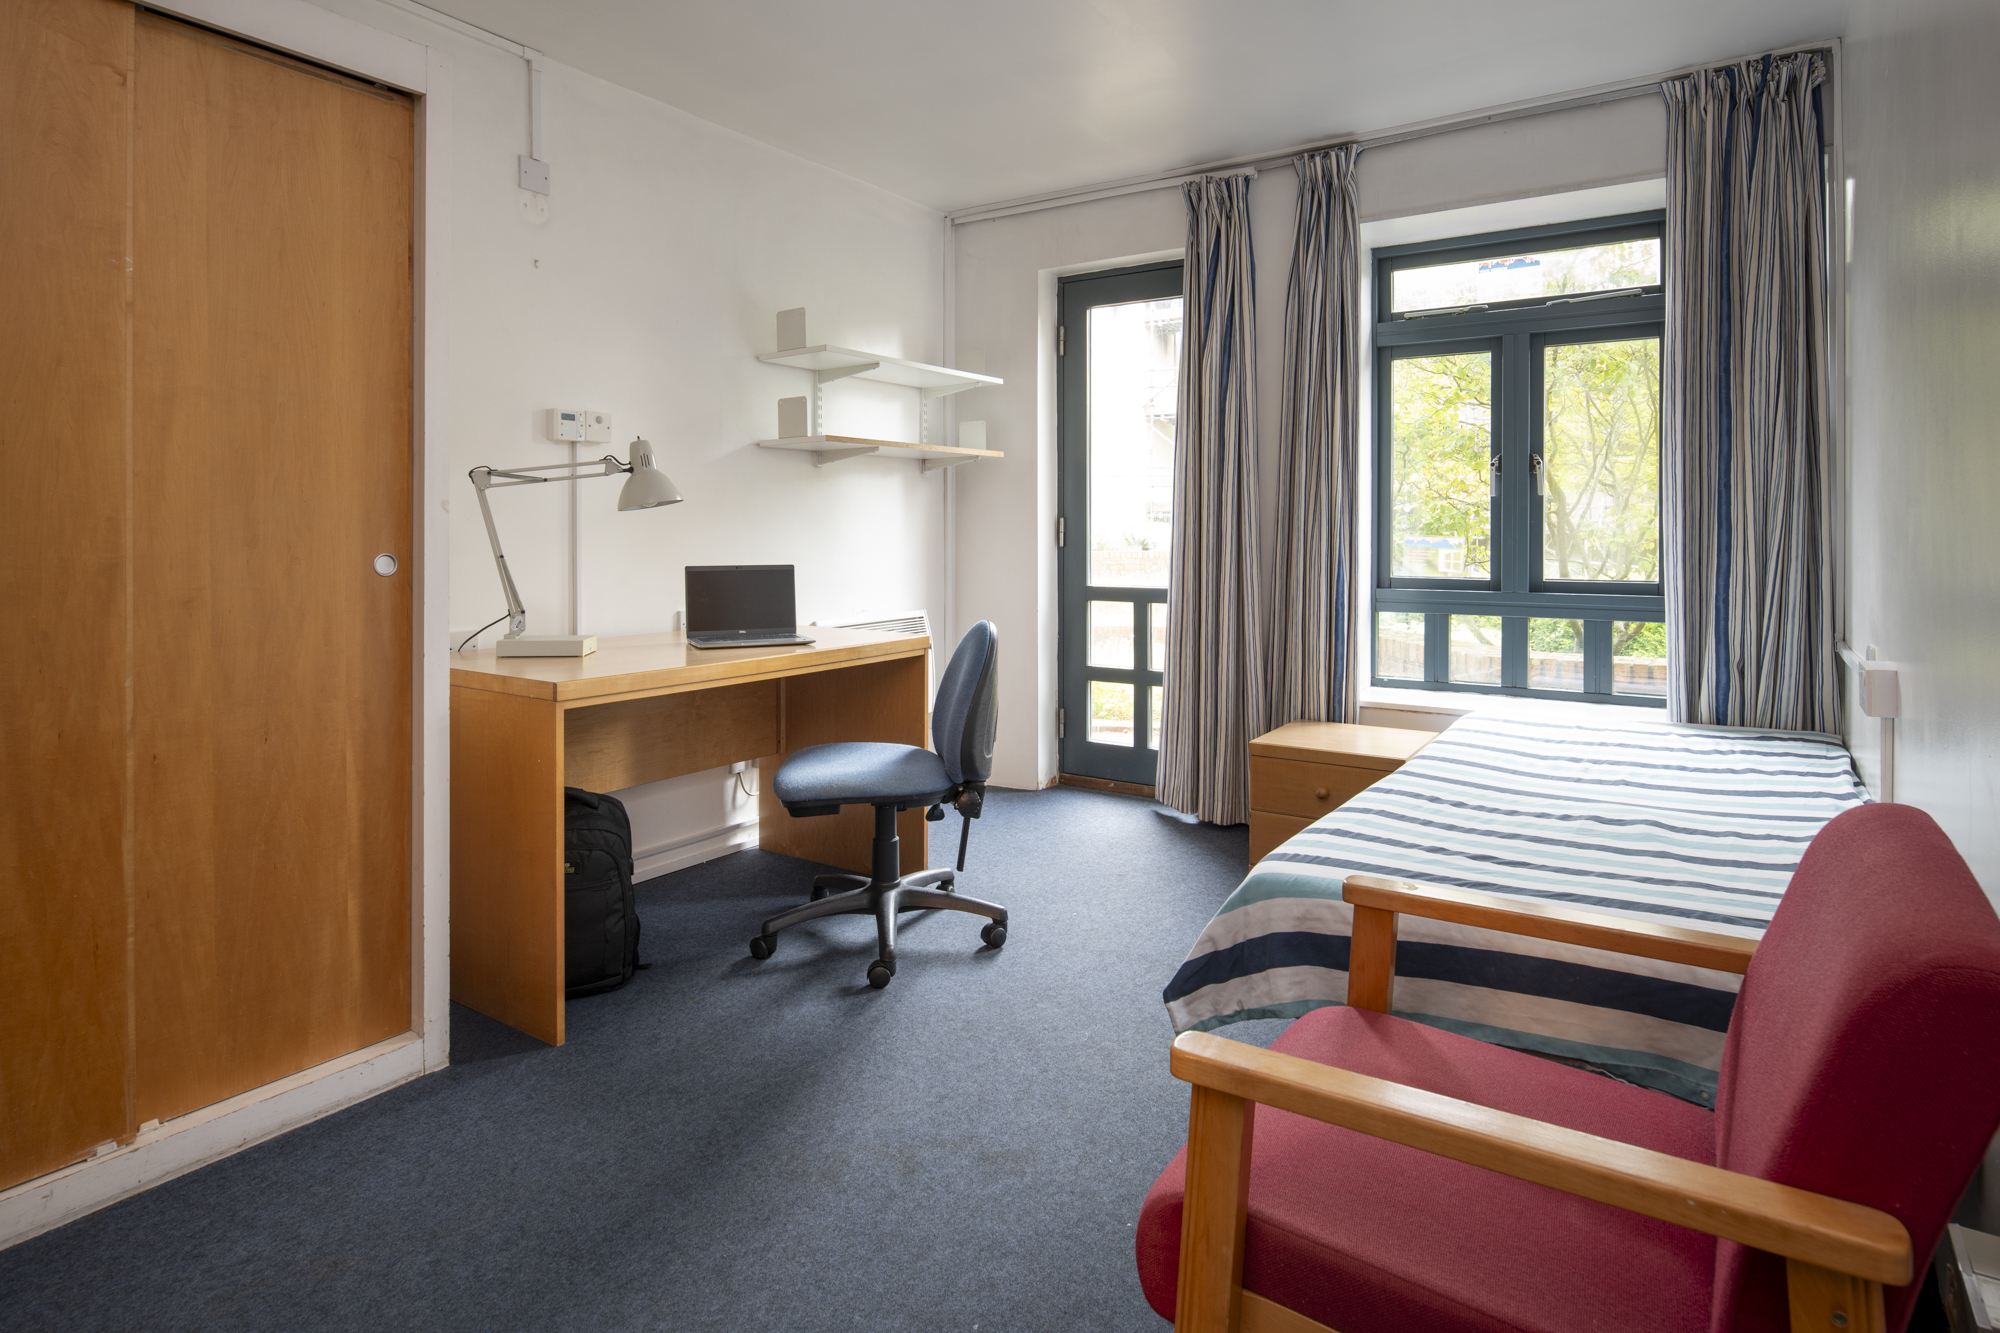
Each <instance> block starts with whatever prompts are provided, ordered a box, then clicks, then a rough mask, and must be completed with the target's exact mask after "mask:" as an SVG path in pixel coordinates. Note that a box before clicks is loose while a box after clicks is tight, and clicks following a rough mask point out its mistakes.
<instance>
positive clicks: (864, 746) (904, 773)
mask: <svg viewBox="0 0 2000 1333" xmlns="http://www.w3.org/2000/svg"><path fill="white" fill-rule="evenodd" d="M771 790H772V791H773V792H774V793H775V794H776V795H777V797H778V800H779V801H780V802H782V803H783V804H784V805H785V806H787V807H790V806H795V805H802V806H812V805H872V804H875V803H876V802H881V801H898V802H904V801H907V802H910V803H912V804H915V803H916V802H919V801H921V802H923V803H924V804H926V805H929V804H930V803H931V802H933V801H935V800H937V799H938V798H939V797H941V796H943V795H944V794H945V793H946V792H947V791H950V790H951V780H950V779H949V778H947V777H946V776H945V773H944V760H942V759H940V758H938V757H937V755H935V754H933V753H932V752H931V751H929V750H919V749H918V748H916V747H915V746H914V745H891V744H889V743H888V742H886V741H841V742H839V743H838V744H835V745H813V746H808V747H807V748H805V749H803V750H800V751H799V752H798V753H797V754H794V755H793V756H792V757H791V758H790V759H787V760H786V761H785V763H784V766H783V767H781V768H780V769H779V770H778V776H777V777H776V778H775V779H773V781H772V786H771Z"/></svg>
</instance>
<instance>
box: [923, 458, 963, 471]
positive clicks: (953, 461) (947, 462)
mask: <svg viewBox="0 0 2000 1333" xmlns="http://www.w3.org/2000/svg"><path fill="white" fill-rule="evenodd" d="M971 461H972V460H971V459H970V458H926V459H925V460H924V471H925V472H942V471H944V470H945V469H946V468H948V467H962V466H964V465H965V464H967V463H970V462H971Z"/></svg>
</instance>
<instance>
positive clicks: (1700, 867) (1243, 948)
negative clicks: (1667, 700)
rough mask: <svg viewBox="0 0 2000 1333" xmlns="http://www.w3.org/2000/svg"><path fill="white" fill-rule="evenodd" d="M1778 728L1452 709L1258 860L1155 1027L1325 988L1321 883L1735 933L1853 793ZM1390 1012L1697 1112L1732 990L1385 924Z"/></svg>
mask: <svg viewBox="0 0 2000 1333" xmlns="http://www.w3.org/2000/svg"><path fill="white" fill-rule="evenodd" d="M1867 799H1868V798H1867V795H1866V793H1864V792H1863V791H1862V789H1861V788H1860V786H1859V785H1858V784H1857V783H1856V781H1855V778H1854V771H1853V767H1852V765H1851V764H1850V763H1849V761H1848V756H1847V751H1846V750H1845V749H1843V748H1842V747H1841V746H1840V744H1839V743H1838V741H1836V740H1834V739H1833V738H1831V737H1827V736H1821V735H1808V734H1801V733H1797V732H1769V731H1749V730H1741V729H1735V728H1720V727H1680V726H1670V725H1666V724H1660V723H1647V722H1632V723H1613V724H1610V725H1598V726H1589V727H1582V726H1574V725H1557V724H1551V723H1546V722H1533V721H1524V720H1517V719H1512V718H1501V717H1481V716H1477V715H1474V716H1471V717H1467V718H1464V719H1461V720H1460V721H1459V722H1457V723H1456V724H1454V725H1453V726H1452V727H1451V729H1450V730H1448V731H1446V732H1444V733H1443V734H1442V735H1440V736H1439V737H1438V738H1437V739H1436V740H1434V741H1432V742H1431V743H1430V744H1429V745H1428V746H1426V747H1425V748H1424V749H1423V751H1422V752H1421V753H1419V754H1418V755H1417V757H1416V758H1414V759H1412V760H1411V761H1410V762H1409V763H1407V764H1405V765H1404V766H1403V767H1402V769H1401V770H1399V771H1398V772H1396V773H1393V774H1391V775H1390V776H1389V777H1387V778H1385V779H1384V780H1383V781H1381V782H1379V783H1377V784H1376V785H1375V786H1373V787H1370V788H1369V789H1368V790H1367V791H1365V792H1362V793H1361V794H1360V795H1359V796H1356V797H1355V798H1354V799H1353V800H1351V801H1349V802H1348V803H1347V804H1346V805H1344V806H1342V807H1341V808H1340V809H1338V810H1336V811H1334V812H1333V813H1332V814H1329V815H1327V816H1326V817H1325V818H1324V819H1322V820H1320V821H1319V822H1318V823H1317V824H1314V825H1313V826H1312V827H1310V828H1308V829H1306V830H1304V831H1303V832H1301V833H1299V834H1298V835H1297V836H1295V837H1293V838H1292V839H1291V840H1290V841H1288V842H1286V843H1284V844H1283V845H1282V846H1280V847H1279V848H1278V849H1277V850H1276V851H1274V852H1272V853H1271V854H1270V855H1269V856H1267V857H1265V858H1264V859H1263V860H1262V861H1260V862H1258V864H1257V865H1256V867H1255V868H1254V869H1252V870H1251V872H1250V876H1249V878H1248V879H1245V880H1244V881H1243V883H1242V884H1241V885H1239V886H1238V887H1237V889H1236V891H1235V892H1234V893H1232V894H1230V896H1229V898H1228V899H1227V901H1225V902H1224V903H1223V905H1222V910H1221V911H1219V912H1218V913H1216V915H1215V918H1214V919H1213V920H1212V921H1210V922H1209V924H1208V928H1207V929H1206V930H1204V931H1203V932H1202V934H1201V938H1200V939H1199V940H1197V941H1196V943H1195V946H1194V950H1193V951H1192V952H1191V953H1190V954H1189V955H1188V959H1187V962H1186V963H1185V964H1183V965H1182V967H1181V969H1180V971H1179V972H1178V973H1177V974H1175V976H1174V979H1173V981H1172V983H1171V984H1170V985H1168V987H1167V989H1166V1001H1167V1010H1168V1013H1169V1014H1170V1015H1171V1016H1172V1019H1173V1024H1174V1030H1175V1031H1176V1032H1186V1031H1190V1030H1205V1029H1209V1028H1216V1027H1221V1026H1223V1025H1224V1024H1227V1023H1235V1022H1241V1021H1243V1020H1245V1019H1253V1018H1295V1017H1297V1016H1298V1015H1300V1014H1302V1013H1305V1012H1306V1011H1307V1010H1309V1009H1316V1008H1318V1007H1319V1006H1321V1005H1326V1004H1338V1003H1340V1002H1341V1001H1342V1000H1343V999H1344V998H1345V997H1346V994H1347V970H1346V969H1347V948H1348V931H1349V923H1350V921H1351V919H1352V918H1351V915H1350V909H1349V908H1348V907H1347V905H1346V904H1345V903H1343V902H1341V901H1340V885H1341V879H1342V878H1343V877H1344V876H1346V875H1348V874H1353V873H1368V874H1376V875H1395V876H1400V877H1402V878H1405V879H1412V880H1416V881H1418V882H1420V883H1425V882H1427V883H1432V884H1441V885H1451V886H1455V887H1460V888H1468V889H1479V890H1483V891H1486V892H1490V893H1500V894H1504V895H1507V896H1509V897H1515V898H1526V899H1535V900H1539V901H1553V902H1563V903H1571V904H1574V905H1575V906H1578V907H1582V908H1587V909H1589V910H1592V911H1599V912H1607V913H1609V914H1611V915H1614V916H1626V917H1632V918H1635V919H1639V920H1656V921H1666V922H1671V923H1676V924H1680V925H1687V926H1695V927H1699V928H1701V929H1704V930H1714V931H1721V932H1724V933H1726V934H1732V935H1743V936H1749V937H1752V938H1755V937H1757V936H1759V935H1761V934H1763V931H1764V927H1765V926H1766V925H1767V924H1768V923H1769V922H1770V919H1771V913H1772V912H1773V911H1775V910H1776V908H1777V905H1778V899H1779V898H1780V897H1781V896H1782V895H1783V893H1784V891H1785V886H1786V884H1787V883H1788V882H1789V881H1790V879H1791V873H1792V868H1793V867H1794V866H1796V865H1797V864H1798V861H1799V857H1800V855H1801V854H1802V853H1803V852H1804V851H1805V848H1806V844H1807V843H1808V842H1810V841H1811V840H1812V837H1813V835H1814V834H1815V833H1817V832H1818V831H1819V829H1820V827H1821V826H1822V825H1824V824H1825V823H1826V822H1827V821H1828V820H1830V819H1832V818H1833V817H1834V816H1835V815H1837V814H1839V813H1840V812H1841V811H1843V810H1846V809H1848V808H1850V807H1852V806H1855V805H1860V804H1862V803H1863V802H1865V801H1866V800H1867ZM1399 941H1400V942H1399V945H1398V948H1397V954H1396V999H1395V1003H1396V1012H1397V1013H1399V1014H1401V1015H1402V1016H1403V1017H1405V1018H1411V1019H1415V1020H1417V1021H1419V1022H1423V1023H1429V1024H1432V1025H1434V1026H1437V1027H1441V1028H1447V1029H1449V1030H1451V1031H1454V1032H1459V1033H1463V1034H1465V1035H1467V1036H1471V1037H1476V1038H1479V1039H1481V1040H1485V1041H1493V1042H1498V1043H1500V1044H1502V1045H1506V1046H1514V1047H1518V1048H1521V1049H1524V1050H1532V1051H1539V1052H1542V1053H1545V1054H1550V1055H1557V1056H1562V1057H1565V1058H1569V1059H1574V1060H1580V1061H1583V1062H1585V1063H1587V1064H1590V1065H1593V1066H1596V1067H1598V1068H1600V1069H1603V1070H1604V1071H1606V1072H1608V1073H1611V1074H1614V1075H1616V1076H1617V1077H1619V1078H1622V1079H1625V1080H1627V1081H1628V1082H1632V1083H1638V1084H1641V1085H1643V1086H1646V1087H1651V1088H1657V1089H1659V1090H1661V1091H1663V1092H1669V1093H1672V1094H1673V1095H1675V1096H1677V1097H1682V1098H1685V1099H1686V1100H1688V1101H1692V1102H1696V1103H1699V1104H1701V1105H1705V1106H1706V1105H1713V1103H1714V1098H1715V1071H1716V1068H1717V1066H1718V1065H1719V1063H1720V1061H1721V1057H1722V1039H1723V1033H1724V1031H1725V1030H1726V1029H1727V1027H1728V1025H1729V1013H1730V1009H1731V1008H1732V1006H1733V1005H1734V1004H1735V1002H1736V987H1737V984H1738V982H1739V981H1740V980H1741V979H1740V978H1738V977H1736V976H1733V975H1730V974H1728V973H1722V972H1712V971H1709V970H1707V969H1705V968H1698V967H1691V966H1687V965H1685V964H1679V963H1661V962H1654V961H1652V960H1650V959H1639V958H1627V957H1623V956H1621V955H1617V954H1610V953H1605V952H1603V951H1600V950H1596V949H1586V948H1581V947H1577V946H1574V945H1566V944H1556V943H1551V942H1549V941H1544V940H1531V939H1524V938H1521V937H1519V936H1512V935H1503V934H1500V933H1497V932H1493V931H1487V930H1479V929H1476V928H1473V927H1468V926H1457V925H1452V924H1449V923H1444V922H1436V921H1426V920H1422V919H1420V918H1417V917H1410V916H1405V917H1403V918H1402V919H1401V926H1400V933H1399Z"/></svg>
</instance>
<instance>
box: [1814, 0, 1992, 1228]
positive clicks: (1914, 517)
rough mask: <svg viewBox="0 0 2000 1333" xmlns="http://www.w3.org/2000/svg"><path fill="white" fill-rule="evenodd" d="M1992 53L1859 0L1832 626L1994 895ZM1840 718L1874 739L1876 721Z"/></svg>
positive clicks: (1851, 74) (1954, 25) (1905, 9)
mask: <svg viewBox="0 0 2000 1333" xmlns="http://www.w3.org/2000/svg"><path fill="white" fill-rule="evenodd" d="M1995 51H2000V9H1996V8H1995V7H1994V6H1992V5H1990V4H1978V3H1964V2H1961V0H1858V2H1857V3H1856V4H1855V6H1854V18H1853V25H1852V29H1851V31H1850V34H1849V36H1848V38H1847V41H1846V44H1845V52H1844V63H1845V70H1844V73H1845V75H1846V85H1847V87H1846V97H1845V99H1844V101H1843V104H1842V112H1843V115H1844V117H1845V121H1846V136H1845V137H1846V162H1847V174H1848V176H1849V177H1850V181H1849V183H1848V188H1849V189H1850V190H1851V191H1852V194H1851V199H1852V213H1851V229H1850V234H1851V238H1852V241H1851V250H1850V259H1849V263H1848V327H1849V337H1848V351H1849V355H1848V365H1849V368H1850V369H1849V372H1848V375H1849V381H1848V386H1849V387H1848V409H1849V423H1850V436H1851V443H1850V461H1849V468H1850V472H1849V486H1848V494H1849V496H1850V497H1851V498H1850V500H1849V508H1848V533H1849V537H1848V548H1847V556H1848V564H1847V587H1848V589H1849V600H1848V606H1847V626H1848V637H1849V640H1850V642H1852V643H1854V644H1855V645H1857V646H1866V645H1873V646H1874V647H1875V648H1876V650H1877V652H1878V653H1879V655H1880V656H1881V657H1882V658H1884V659H1888V660H1891V661H1895V662H1897V663H1899V664H1900V665H1901V671H1900V673H1899V674H1900V681H1901V686H1902V707H1903V716H1902V717H1901V719H1900V720H1899V721H1898V722H1897V724H1896V726H1897V735H1896V796H1897V799H1899V800H1902V801H1906V802H1908V803H1910V804H1912V805H1916V806H1921V807H1922V808H1923V809H1925V810H1927V811H1929V812H1930V814H1931V815H1932V816H1934V817H1935V818H1936V819H1937V821H1938V822H1939V823H1940V824H1942V825H1943V826H1944V829H1945V832H1946V833H1948V834H1950V836H1951V839H1952V841H1953V842H1954V843H1956V844H1957V845H1958V849H1959V851H1960V852H1961V853H1962V854H1963V855H1964V856H1965V858H1966V860H1967V861H1969V862H1970V863H1971V865H1972V869H1973V872H1974V873H1975V874H1976V875H1978V876H1979V879H1980V883H1981V884H1982V885H1984V886H1985V889H1986V891H1987V893H1988V894H1989V895H1993V896H1995V897H2000V689H1996V687H1995V682H1996V681H2000V560H1997V559H1996V558H1995V556H1994V554H1993V550H1992V542H1991V539H1990V534H1991V532H1992V531H1993V526H1994V520H1995V515H1996V513H2000V378H1996V376H1995V375H1994V373H1993V369H1994V366H1995V365H1996V364H2000V142H1996V141H1995V139H1994V136H1993V126H1994V125H1995V124H1996V123H2000V84H1996V82H1995V80H1994V78H1993V71H1992V58H1993V53H1994V52H1995ZM1848 722H1849V729H1850V731H1852V732H1854V733H1855V734H1854V736H1853V740H1854V742H1855V748H1856V750H1857V751H1863V750H1866V751H1868V752H1871V753H1872V751H1873V748H1874V747H1873V744H1872V740H1873V737H1874V735H1875V723H1874V722H1873V721H1872V720H1869V719H1866V718H1861V717H1859V716H1850V718H1849V719H1848ZM1989 1176H1990V1177H1993V1178H1995V1179H1996V1181H2000V1173H1994V1172H1989ZM1996 1195H2000V1190H1996V1191H1993V1192H1990V1193H1989V1196H1988V1197H1989V1204H1993V1203H2000V1197H1996ZM1996 1213H2000V1208H1995V1207H1989V1216H1991V1215H1994V1214H1996Z"/></svg>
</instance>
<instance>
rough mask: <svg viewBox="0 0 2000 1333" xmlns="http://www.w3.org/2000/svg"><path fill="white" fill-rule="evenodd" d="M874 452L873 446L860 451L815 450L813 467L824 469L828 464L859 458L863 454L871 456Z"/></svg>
mask: <svg viewBox="0 0 2000 1333" xmlns="http://www.w3.org/2000/svg"><path fill="white" fill-rule="evenodd" d="M874 452H875V447H874V446H873V445H869V446H867V447H865V448H861V449H815V450H814V451H813V466H814V467H825V466H826V465H827V464H828V463H838V462H840V461H842V460H843V459H848V458H860V457H861V456H862V455H863V454H872V453H874Z"/></svg>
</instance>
